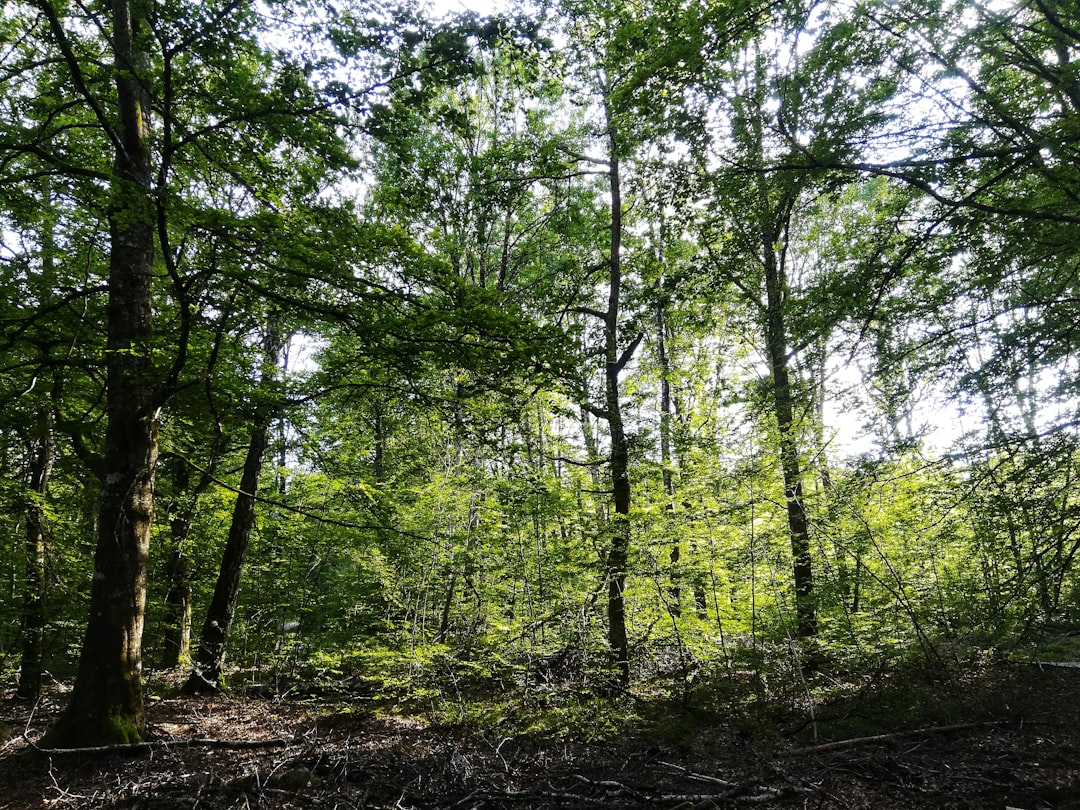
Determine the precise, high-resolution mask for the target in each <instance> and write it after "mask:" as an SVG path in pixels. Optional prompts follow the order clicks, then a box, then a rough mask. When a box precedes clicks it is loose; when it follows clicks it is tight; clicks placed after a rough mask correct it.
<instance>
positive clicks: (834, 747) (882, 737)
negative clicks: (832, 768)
mask: <svg viewBox="0 0 1080 810" xmlns="http://www.w3.org/2000/svg"><path fill="white" fill-rule="evenodd" d="M1005 722H1006V721H1004V720H998V721H988V722H983V723H957V724H955V725H952V726H934V727H931V728H917V729H911V730H909V731H895V732H893V733H892V734H875V735H874V736H872V737H853V738H852V739H849V740H837V741H835V742H828V743H822V744H821V745H811V746H809V747H808V748H794V749H792V750H791V751H781V752H779V753H778V754H777V756H781V757H797V756H803V755H804V754H819V753H824V752H827V751H841V750H843V749H845V748H856V747H858V746H860V745H873V744H875V743H880V742H889V741H890V740H899V739H902V738H904V737H918V736H919V735H921V734H945V733H947V732H950V731H965V730H967V729H972V728H987V727H990V726H1002V725H1005Z"/></svg>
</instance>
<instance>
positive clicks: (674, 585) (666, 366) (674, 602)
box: [656, 302, 682, 619]
mask: <svg viewBox="0 0 1080 810" xmlns="http://www.w3.org/2000/svg"><path fill="white" fill-rule="evenodd" d="M664 307H665V304H664V303H663V302H661V303H659V304H657V305H656V359H657V362H658V363H659V365H660V468H661V471H660V474H661V476H662V478H663V483H664V495H665V496H666V497H667V504H666V505H665V507H664V511H665V512H666V513H667V516H668V526H669V527H674V525H675V471H674V469H673V467H674V460H673V459H672V456H671V428H672V413H671V366H670V363H669V361H668V354H667V335H666V332H667V319H666V318H665V317H664ZM680 556H681V551H680V547H679V539H678V537H676V538H675V539H673V540H672V541H671V555H670V557H669V559H670V562H671V573H670V576H671V585H670V587H669V589H668V595H669V597H670V599H671V601H670V602H669V603H668V606H667V608H668V612H669V613H670V614H671V615H672V616H673V617H675V618H676V619H677V618H679V617H680V616H682V587H681V585H680V582H679V579H680V576H679V575H680V572H679V558H680Z"/></svg>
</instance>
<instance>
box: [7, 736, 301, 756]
mask: <svg viewBox="0 0 1080 810" xmlns="http://www.w3.org/2000/svg"><path fill="white" fill-rule="evenodd" d="M23 739H25V740H26V742H27V743H28V744H29V745H30V747H31V748H33V749H34V750H35V751H39V752H40V753H42V754H50V755H52V754H138V753H141V752H143V751H153V750H155V749H158V748H164V749H169V748H225V749H233V750H242V749H251V748H284V747H285V746H288V745H293V744H294V743H299V742H310V740H305V739H304V738H303V737H286V738H282V739H275V740H215V739H210V738H206V737H195V738H193V739H190V740H152V741H150V742H140V743H127V744H125V745H95V746H90V747H87V748H40V747H38V746H37V745H35V744H34V743H33V742H32V741H31V740H30V739H28V738H26V737H25V736H24V737H23Z"/></svg>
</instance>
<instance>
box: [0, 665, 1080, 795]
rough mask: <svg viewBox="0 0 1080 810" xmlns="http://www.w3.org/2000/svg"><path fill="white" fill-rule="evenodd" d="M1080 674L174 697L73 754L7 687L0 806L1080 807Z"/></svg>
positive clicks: (1021, 668)
mask: <svg viewBox="0 0 1080 810" xmlns="http://www.w3.org/2000/svg"><path fill="white" fill-rule="evenodd" d="M729 687H730V684H729V685H728V687H724V688H725V689H726V688H729ZM1078 690H1080V671H1078V670H1076V669H1075V668H1065V667H1049V666H1046V667H1044V666H1040V665H1038V664H1034V663H1009V664H1005V663H997V664H994V665H991V666H989V667H987V668H986V669H985V670H980V671H978V672H972V673H969V674H968V675H967V676H958V677H957V678H956V679H954V680H947V681H941V682H936V683H934V682H929V683H928V682H919V680H918V677H917V676H916V675H905V676H904V679H900V678H894V679H893V680H892V681H891V682H890V683H888V685H887V686H882V687H880V688H874V689H857V690H854V691H851V692H847V693H843V694H842V697H839V698H835V699H833V700H832V701H823V702H821V703H820V704H819V705H817V706H815V707H814V713H813V716H811V715H810V714H809V713H808V712H807V711H805V710H801V709H799V708H796V707H794V706H793V704H792V703H791V702H790V701H786V700H769V699H766V700H764V701H758V703H757V704H756V707H755V708H754V709H753V710H750V711H745V710H743V709H739V708H733V709H732V710H731V713H730V716H729V717H727V718H724V716H723V713H724V712H723V708H724V707H723V706H722V705H719V704H717V705H710V706H708V707H707V709H706V708H705V707H704V706H701V705H700V700H699V707H698V708H696V709H695V708H694V706H693V704H691V707H690V708H688V709H680V708H678V705H677V704H675V703H670V704H665V703H663V701H662V700H661V699H659V698H648V699H645V698H640V697H635V696H634V695H633V694H629V695H624V696H622V697H618V698H604V699H602V700H600V701H599V706H597V705H592V704H591V703H589V702H588V701H587V700H586V696H584V695H582V696H578V697H579V700H578V701H576V702H575V701H574V700H573V699H571V697H570V696H568V695H563V696H561V697H560V698H559V699H560V701H562V702H565V703H566V705H565V706H562V707H561V708H563V709H565V711H564V713H563V715H562V717H563V718H564V719H565V722H566V723H567V725H566V726H565V727H564V728H562V729H556V728H554V727H552V728H549V729H548V730H547V731H545V732H543V733H540V732H535V731H533V732H526V731H522V730H521V729H520V728H518V727H516V726H515V723H514V721H512V720H506V721H505V722H502V723H497V722H496V723H492V722H482V723H477V722H471V723H450V722H446V721H445V719H443V718H442V717H440V716H438V714H437V713H428V714H424V713H421V712H416V711H415V710H414V711H413V712H406V711H404V710H403V709H402V708H401V707H400V706H399V707H397V708H395V707H393V706H391V705H386V706H380V707H378V708H377V709H376V708H375V707H373V706H372V704H370V703H367V704H365V705H364V708H363V709H359V708H357V706H356V705H355V704H354V703H350V701H348V700H347V699H343V698H340V697H339V698H337V699H335V700H333V701H329V700H326V699H317V700H312V699H306V700H300V699H294V698H286V699H280V700H278V699H266V698H258V699H253V698H248V697H243V696H235V697H231V696H230V697H226V696H220V695H219V696H212V697H206V696H203V697H165V698H163V699H160V700H154V701H152V703H151V705H150V709H149V716H150V729H149V730H150V732H151V736H152V739H151V740H149V741H148V742H149V744H148V745H145V746H143V747H141V748H140V749H138V750H128V751H115V750H114V751H104V752H95V753H64V754H62V753H46V752H36V751H34V750H33V744H34V742H36V741H37V740H39V739H40V737H41V734H42V733H43V731H44V729H45V727H46V725H47V724H48V722H49V721H50V720H51V719H52V718H54V717H55V715H56V713H57V711H58V706H59V704H60V703H62V700H57V699H56V698H55V697H50V698H46V699H44V700H42V701H41V702H40V703H39V704H38V705H37V706H31V705H29V704H28V703H26V702H20V701H16V700H14V699H11V698H10V695H9V696H8V699H7V700H5V701H4V703H3V709H2V717H3V720H4V721H5V722H6V723H7V724H8V725H9V726H10V733H11V737H10V739H8V741H7V742H6V743H4V744H3V747H2V749H0V784H2V785H4V786H5V790H4V792H3V794H2V795H0V808H3V809H4V810H25V809H27V808H38V807H41V808H46V807H47V808H64V810H67V809H68V808H98V807H101V808H196V807H198V808H248V807H260V808H292V807H297V808H299V807H327V808H335V807H336V808H342V809H343V810H344V808H448V809H449V808H501V807H515V808H548V807H568V808H574V807H630V808H652V807H662V808H691V807H702V808H708V807H731V806H744V805H748V806H753V807H819V808H928V807H934V808H990V807H996V808H1001V807H1016V808H1024V809H1025V810H1044V809H1045V808H1067V807H1080V703H1078V702H1077V701H1076V700H1075V696H1076V694H1077V692H1078ZM720 693H723V694H724V695H728V692H726V691H723V690H719V691H718V692H717V694H720ZM728 697H729V698H730V699H731V705H732V706H733V707H734V706H736V704H737V701H735V700H734V698H735V697H737V695H736V693H735V692H731V693H730V695H728ZM487 698H488V700H489V701H490V702H491V703H492V704H494V703H495V702H496V700H499V701H502V700H505V698H506V696H505V695H499V696H496V695H489V696H487ZM477 699H478V700H480V701H483V699H484V697H483V696H480V697H478V698H477ZM522 699H528V698H527V696H524V695H523V696H522ZM744 705H745V704H744ZM604 706H606V707H607V711H609V713H610V714H611V716H616V715H617V716H618V717H619V720H618V721H613V722H612V724H611V728H610V731H609V732H608V733H607V735H606V737H605V738H603V739H597V738H596V736H595V734H594V733H592V732H593V730H590V729H588V728H584V727H583V726H582V724H583V723H585V722H590V720H589V718H590V717H593V718H595V717H596V716H597V715H596V714H590V712H593V713H596V712H601V713H602V712H603V711H604V709H603V708H602V707H604ZM433 708H436V709H437V707H435V706H434V704H433ZM551 708H556V707H554V706H551ZM575 712H576V713H577V716H576V719H575ZM898 718H904V720H903V722H898Z"/></svg>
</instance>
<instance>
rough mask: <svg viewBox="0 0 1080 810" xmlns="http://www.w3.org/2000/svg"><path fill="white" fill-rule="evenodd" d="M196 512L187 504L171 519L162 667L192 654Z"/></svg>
mask: <svg viewBox="0 0 1080 810" xmlns="http://www.w3.org/2000/svg"><path fill="white" fill-rule="evenodd" d="M191 524H192V514H191V511H189V510H188V509H187V508H186V507H185V508H182V511H180V512H178V513H177V514H176V515H175V516H174V517H173V518H172V520H170V521H169V532H170V534H171V538H170V539H171V542H172V547H171V548H170V549H169V559H168V560H167V561H166V563H165V578H166V579H167V581H168V583H169V589H168V591H166V593H165V617H164V623H165V631H164V633H163V634H162V651H161V662H160V663H161V667H162V669H172V668H174V667H178V666H181V665H182V664H184V663H185V662H186V661H187V660H188V658H190V656H191V564H190V562H189V560H188V555H187V543H188V537H189V536H190V534H191Z"/></svg>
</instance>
